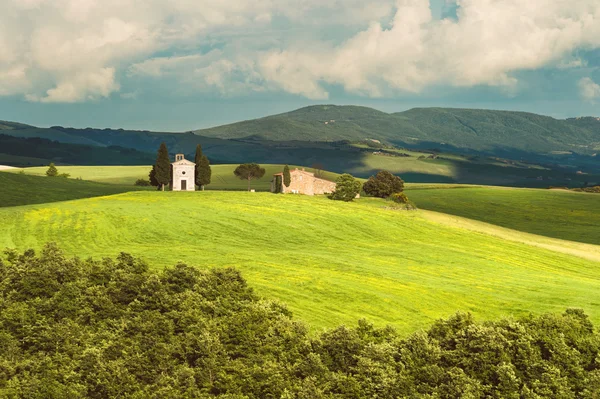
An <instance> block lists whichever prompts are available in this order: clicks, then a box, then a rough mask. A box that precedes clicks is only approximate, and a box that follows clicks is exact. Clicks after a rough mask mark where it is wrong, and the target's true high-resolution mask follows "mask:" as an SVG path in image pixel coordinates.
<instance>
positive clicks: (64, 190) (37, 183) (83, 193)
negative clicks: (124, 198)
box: [0, 171, 140, 207]
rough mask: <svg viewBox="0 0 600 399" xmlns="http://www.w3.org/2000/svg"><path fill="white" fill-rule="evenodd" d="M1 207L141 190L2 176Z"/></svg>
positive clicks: (16, 175)
mask: <svg viewBox="0 0 600 399" xmlns="http://www.w3.org/2000/svg"><path fill="white" fill-rule="evenodd" d="M0 187H2V190H0V207H10V206H17V205H25V204H43V203H46V202H56V201H67V200H72V199H79V198H90V197H99V196H104V195H112V194H119V193H124V192H127V191H134V190H140V188H138V187H133V186H123V185H118V184H102V183H96V182H90V181H83V180H77V179H65V178H62V177H41V176H27V175H23V174H20V173H14V172H8V171H3V172H0Z"/></svg>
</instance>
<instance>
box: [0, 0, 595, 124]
mask: <svg viewBox="0 0 600 399" xmlns="http://www.w3.org/2000/svg"><path fill="white" fill-rule="evenodd" d="M314 104H340V105H345V104H355V105H364V106H369V107H373V108H377V109H380V110H382V111H386V112H397V111H403V110H406V109H410V108H413V107H460V108H488V109H504V110H520V111H528V112H536V113H540V114H545V115H550V116H554V117H557V118H565V117H575V116H586V115H592V116H600V1H598V0H527V1H523V0H169V1H166V0H0V120H9V121H18V122H23V123H30V124H34V125H37V126H52V125H61V126H74V127H88V126H89V127H114V128H117V127H123V128H129V129H148V130H157V131H159V130H160V131H186V130H192V129H198V128H203V127H209V126H215V125H220V124H225V123H230V122H235V121H239V120H245V119H251V118H256V117H261V116H267V115H271V114H276V113H281V112H286V111H290V110H293V109H296V108H300V107H303V106H308V105H314Z"/></svg>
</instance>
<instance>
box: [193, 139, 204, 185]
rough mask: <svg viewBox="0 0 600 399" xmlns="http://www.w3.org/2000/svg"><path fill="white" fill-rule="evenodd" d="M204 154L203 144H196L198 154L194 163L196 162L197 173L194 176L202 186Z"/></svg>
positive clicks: (196, 181) (195, 180)
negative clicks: (201, 168)
mask: <svg viewBox="0 0 600 399" xmlns="http://www.w3.org/2000/svg"><path fill="white" fill-rule="evenodd" d="M202 155H203V154H202V145H200V144H198V145H196V156H195V157H194V163H195V164H196V169H195V173H196V175H195V178H194V182H195V183H196V185H197V186H198V187H200V188H202V182H201V181H200V180H201V176H202V172H201V171H200V162H201V161H202Z"/></svg>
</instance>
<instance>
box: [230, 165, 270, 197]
mask: <svg viewBox="0 0 600 399" xmlns="http://www.w3.org/2000/svg"><path fill="white" fill-rule="evenodd" d="M265 173H266V171H265V169H264V168H261V167H260V165H258V164H255V163H244V164H241V165H240V166H238V167H237V168H235V170H234V171H233V174H234V175H236V177H237V178H238V179H240V180H247V181H248V191H250V182H251V181H252V180H255V179H260V178H262V177H263V176H264V175H265Z"/></svg>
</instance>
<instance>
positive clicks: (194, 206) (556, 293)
mask: <svg viewBox="0 0 600 399" xmlns="http://www.w3.org/2000/svg"><path fill="white" fill-rule="evenodd" d="M385 205H386V204H385V203H383V202H382V201H380V200H372V199H363V200H360V201H358V202H355V203H349V204H346V203H340V202H334V201H330V200H328V199H327V198H324V197H321V198H311V197H306V196H294V195H285V196H284V195H273V194H266V193H265V194H263V193H247V192H239V193H224V192H204V193H198V192H196V193H173V192H165V193H161V192H156V191H152V192H136V193H126V194H121V195H117V196H110V197H99V198H92V199H85V200H77V201H70V202H63V203H55V204H45V205H36V206H25V207H14V208H3V209H0V220H2V221H3V223H2V224H0V248H4V247H16V248H18V249H19V250H24V249H26V248H35V249H39V248H40V247H41V246H42V245H43V244H44V243H46V242H48V241H55V242H57V243H58V245H60V246H61V247H62V248H64V249H65V251H67V252H68V254H70V255H78V256H81V257H88V256H94V257H96V258H100V257H103V256H116V255H117V254H118V253H119V252H120V251H126V252H129V253H131V254H133V255H136V256H142V257H144V258H145V259H146V260H147V261H148V262H149V263H150V265H151V266H152V267H155V268H162V267H166V266H172V265H173V264H176V263H178V262H180V261H181V262H184V263H187V264H189V265H206V267H231V266H233V267H236V268H238V269H239V270H241V271H242V272H243V274H244V276H246V277H247V278H248V280H249V282H250V283H251V285H252V286H254V287H256V288H257V291H258V293H259V294H261V295H267V296H269V297H274V298H278V299H280V300H282V301H283V302H285V303H287V304H288V305H289V306H290V308H291V309H292V310H293V311H294V313H295V314H297V315H298V316H299V318H301V319H303V320H305V321H308V322H310V323H312V324H313V325H314V326H316V327H317V328H321V327H332V326H335V325H338V324H341V323H355V321H356V320H357V319H359V318H367V319H369V320H371V321H374V322H375V323H377V324H378V325H380V326H384V325H386V324H392V325H394V326H397V327H398V328H399V329H400V330H401V331H405V332H406V331H414V330H415V329H418V328H421V327H424V326H426V325H428V324H430V323H431V322H432V321H434V320H436V319H438V318H440V317H446V316H449V315H451V314H453V313H454V312H456V311H457V310H463V311H470V312H472V313H473V314H475V315H476V316H478V317H483V318H486V319H489V318H496V317H501V316H508V315H524V314H529V313H530V312H533V313H541V312H557V311H562V310H564V309H565V308H568V307H579V308H583V309H585V310H586V312H587V313H588V314H589V315H590V317H591V319H592V321H594V322H599V321H600V292H599V291H598V284H599V283H600V278H599V276H600V274H599V272H600V263H598V262H593V261H590V260H586V259H583V258H579V257H575V256H569V255H566V254H562V253H558V252H554V251H550V250H546V249H541V248H537V247H535V246H530V245H524V244H522V243H520V242H517V241H507V240H503V239H499V238H497V237H493V235H492V234H481V233H476V232H473V231H469V230H464V229H460V228H455V227H453V226H451V225H444V224H438V223H435V222H431V221H429V220H427V219H425V218H424V217H422V216H421V213H420V212H398V211H391V210H387V209H385V208H384V207H385ZM581 245H583V244H581Z"/></svg>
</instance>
